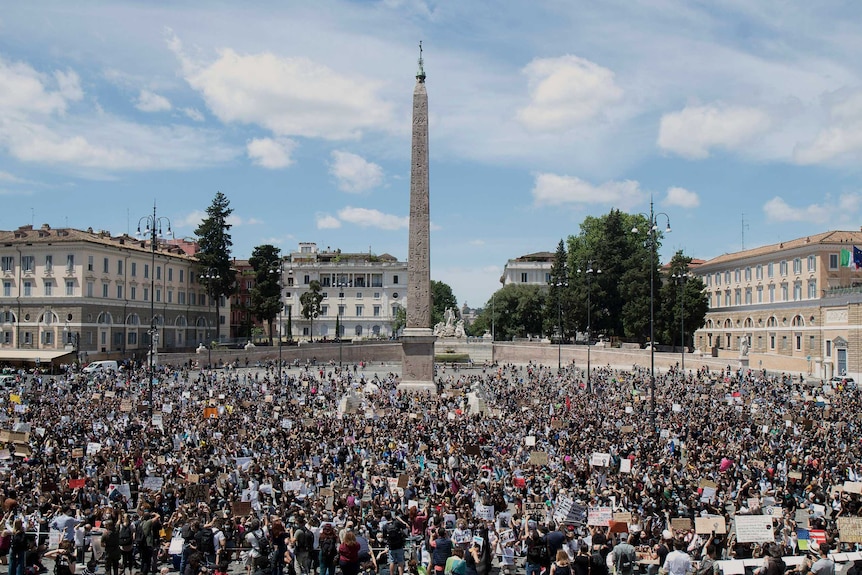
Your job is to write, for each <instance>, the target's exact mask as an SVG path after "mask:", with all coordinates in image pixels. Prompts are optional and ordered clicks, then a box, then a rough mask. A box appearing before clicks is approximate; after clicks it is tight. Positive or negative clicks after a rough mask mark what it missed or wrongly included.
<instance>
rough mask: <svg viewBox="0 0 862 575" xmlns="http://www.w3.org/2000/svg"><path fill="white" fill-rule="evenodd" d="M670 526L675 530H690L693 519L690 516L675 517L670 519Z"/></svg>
mask: <svg viewBox="0 0 862 575" xmlns="http://www.w3.org/2000/svg"><path fill="white" fill-rule="evenodd" d="M670 527H671V529H673V530H674V531H688V530H689V529H691V519H689V518H688V517H674V518H672V519H671V520H670Z"/></svg>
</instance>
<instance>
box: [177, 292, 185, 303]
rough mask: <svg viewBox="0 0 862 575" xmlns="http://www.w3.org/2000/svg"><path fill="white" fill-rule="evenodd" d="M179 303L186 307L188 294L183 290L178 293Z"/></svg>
mask: <svg viewBox="0 0 862 575" xmlns="http://www.w3.org/2000/svg"><path fill="white" fill-rule="evenodd" d="M177 303H178V304H180V305H186V292H184V291H182V290H180V291H178V292H177Z"/></svg>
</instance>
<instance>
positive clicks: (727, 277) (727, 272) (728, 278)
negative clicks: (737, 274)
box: [724, 270, 730, 284]
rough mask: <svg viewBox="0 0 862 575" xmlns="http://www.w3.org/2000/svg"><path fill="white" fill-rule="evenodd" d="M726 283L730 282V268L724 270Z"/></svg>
mask: <svg viewBox="0 0 862 575" xmlns="http://www.w3.org/2000/svg"><path fill="white" fill-rule="evenodd" d="M724 283H726V284H729V283H730V270H727V271H726V272H724Z"/></svg>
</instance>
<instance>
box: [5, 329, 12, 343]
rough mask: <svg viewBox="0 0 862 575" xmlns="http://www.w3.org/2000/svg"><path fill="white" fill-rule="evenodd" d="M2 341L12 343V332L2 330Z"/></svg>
mask: <svg viewBox="0 0 862 575" xmlns="http://www.w3.org/2000/svg"><path fill="white" fill-rule="evenodd" d="M3 343H12V332H11V331H4V332H3Z"/></svg>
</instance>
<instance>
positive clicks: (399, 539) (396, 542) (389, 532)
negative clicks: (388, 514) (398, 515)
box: [386, 521, 404, 549]
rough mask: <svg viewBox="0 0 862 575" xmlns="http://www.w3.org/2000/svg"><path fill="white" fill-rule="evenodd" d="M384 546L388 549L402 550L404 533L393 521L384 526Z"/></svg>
mask: <svg viewBox="0 0 862 575" xmlns="http://www.w3.org/2000/svg"><path fill="white" fill-rule="evenodd" d="M386 544H387V545H389V549H404V531H402V530H401V528H400V527H398V524H397V523H395V522H394V521H393V522H391V523H390V524H389V525H387V526H386Z"/></svg>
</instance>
